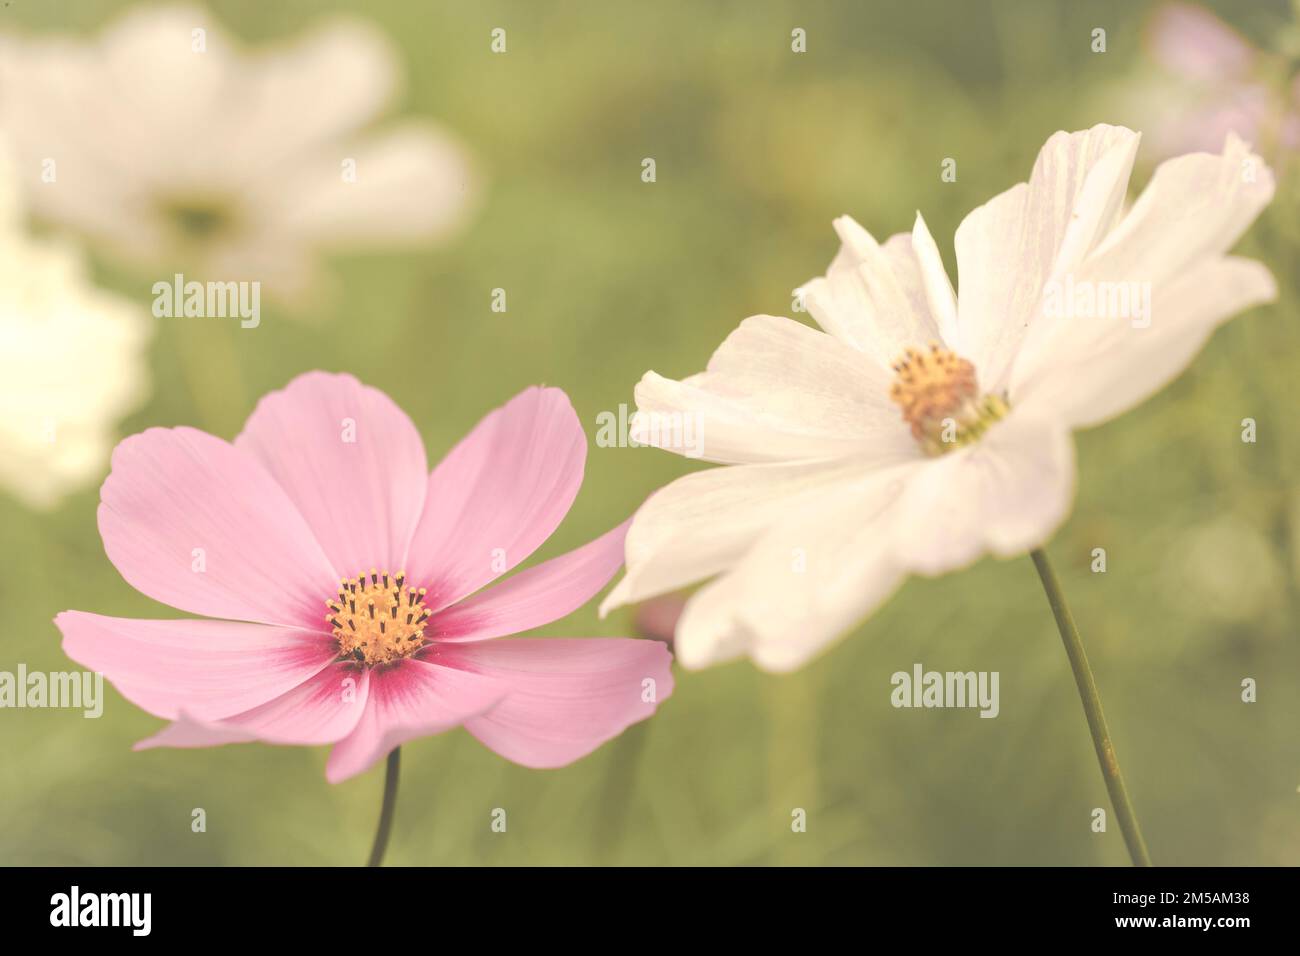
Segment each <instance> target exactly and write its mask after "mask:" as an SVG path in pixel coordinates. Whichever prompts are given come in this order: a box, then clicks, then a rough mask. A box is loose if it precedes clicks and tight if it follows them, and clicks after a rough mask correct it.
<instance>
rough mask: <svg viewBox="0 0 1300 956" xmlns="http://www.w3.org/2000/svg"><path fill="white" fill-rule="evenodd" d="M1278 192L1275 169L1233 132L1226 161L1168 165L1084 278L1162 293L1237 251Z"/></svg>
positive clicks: (1185, 160)
mask: <svg viewBox="0 0 1300 956" xmlns="http://www.w3.org/2000/svg"><path fill="white" fill-rule="evenodd" d="M1273 190H1274V182H1273V172H1272V170H1270V169H1269V168H1268V166H1267V165H1266V164H1265V163H1264V161H1263V160H1262V159H1261V158H1260V157H1259V156H1258V155H1256V154H1255V153H1253V152H1251V150H1250V147H1249V146H1247V145H1246V144H1245V143H1243V142H1242V141H1241V139H1239V138H1238V137H1237V136H1236V135H1235V134H1232V133H1230V134H1228V140H1227V142H1226V143H1225V144H1224V147H1223V153H1222V154H1221V155H1214V154H1212V153H1190V154H1188V155H1186V156H1179V157H1177V158H1176V159H1171V160H1168V161H1166V162H1163V163H1161V164H1160V166H1159V168H1158V169H1156V171H1155V175H1153V176H1152V177H1151V182H1150V184H1149V185H1148V186H1147V188H1146V189H1144V190H1143V191H1142V195H1141V196H1139V197H1138V200H1137V202H1135V203H1134V204H1133V208H1132V209H1131V210H1130V211H1129V213H1128V215H1127V216H1125V217H1124V219H1123V220H1122V221H1121V222H1120V224H1119V225H1118V226H1117V227H1116V228H1115V229H1114V231H1112V232H1111V233H1110V235H1108V236H1107V237H1106V239H1105V241H1103V242H1102V243H1101V245H1100V246H1099V247H1098V248H1097V249H1096V250H1095V251H1094V252H1093V253H1092V255H1091V256H1089V258H1088V261H1087V263H1086V264H1085V271H1086V272H1087V274H1088V275H1089V276H1091V277H1095V278H1120V277H1125V278H1134V279H1138V280H1140V281H1143V282H1150V283H1151V284H1152V285H1154V286H1158V285H1159V284H1160V283H1161V282H1163V281H1165V280H1166V279H1168V278H1171V277H1172V276H1174V275H1175V274H1176V273H1178V272H1180V271H1181V270H1183V269H1185V268H1187V267H1188V266H1190V265H1192V264H1194V263H1198V262H1200V261H1201V260H1203V259H1205V258H1206V257H1207V256H1214V255H1220V254H1222V253H1225V252H1227V251H1228V250H1229V249H1231V248H1232V246H1233V245H1234V244H1235V243H1236V241H1237V240H1238V239H1239V238H1241V234H1242V233H1243V232H1245V231H1246V228H1247V227H1248V226H1249V225H1250V224H1251V223H1252V222H1254V221H1255V218H1256V217H1257V216H1258V215H1259V214H1260V212H1261V211H1262V210H1263V208H1264V207H1265V206H1266V205H1268V203H1269V201H1270V200H1271V199H1272V198H1273Z"/></svg>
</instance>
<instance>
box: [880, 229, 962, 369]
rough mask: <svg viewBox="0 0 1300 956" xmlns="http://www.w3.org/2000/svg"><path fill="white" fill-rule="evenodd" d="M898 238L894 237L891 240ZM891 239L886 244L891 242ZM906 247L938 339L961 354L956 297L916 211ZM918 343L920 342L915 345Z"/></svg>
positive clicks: (940, 256)
mask: <svg viewBox="0 0 1300 956" xmlns="http://www.w3.org/2000/svg"><path fill="white" fill-rule="evenodd" d="M896 238H898V237H897V236H895V237H894V239H896ZM893 241H894V240H893V239H891V240H890V243H891V244H892V243H893ZM910 247H911V249H912V251H913V254H914V256H915V258H916V263H917V266H918V268H919V272H920V278H921V284H922V287H923V288H924V290H925V301H926V308H927V309H928V310H929V313H930V315H932V316H933V317H934V324H935V327H936V328H937V329H938V331H939V337H940V338H941V339H942V340H943V341H944V342H945V343H946V344H947V345H948V348H950V349H953V350H954V351H956V352H961V351H962V343H961V340H960V331H959V328H958V325H957V296H956V295H954V294H953V291H952V281H951V280H950V279H949V278H948V272H947V270H946V269H944V267H943V256H942V255H940V254H939V247H938V246H937V245H936V244H935V241H934V237H933V236H931V235H930V230H929V228H928V227H927V226H926V224H925V220H924V219H923V218H922V217H921V214H920V213H919V212H918V213H917V214H916V224H915V225H913V226H912V237H911V242H910ZM915 344H921V343H915Z"/></svg>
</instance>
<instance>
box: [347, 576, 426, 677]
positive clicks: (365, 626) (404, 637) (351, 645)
mask: <svg viewBox="0 0 1300 956" xmlns="http://www.w3.org/2000/svg"><path fill="white" fill-rule="evenodd" d="M424 595H425V589H424V588H419V589H418V590H417V589H416V588H412V587H407V586H406V573H405V572H404V571H399V572H398V573H397V574H396V575H395V576H393V577H390V576H389V574H388V572H387V571H376V570H375V569H374V568H371V569H370V577H369V578H368V579H367V577H366V576H365V575H364V574H359V575H357V577H355V578H353V579H347V578H345V579H344V580H342V581H340V582H339V593H338V596H337V597H335V598H331V599H330V600H328V601H326V602H325V604H326V606H327V607H328V608H329V609H330V613H329V614H327V615H325V620H326V621H328V622H329V623H330V624H331V625H333V627H334V632H333V633H334V637H335V639H336V640H338V642H339V659H340V660H343V659H345V658H352V659H353V660H354V661H356V662H357V663H358V664H364V665H365V666H367V667H373V666H374V665H376V664H391V663H392V662H393V661H397V660H401V659H402V658H404V657H410V656H411V655H412V654H414V653H415V652H416V651H418V650H419V649H420V648H421V647H423V646H424V623H425V621H427V620H428V619H429V609H428V608H426V607H425V606H424Z"/></svg>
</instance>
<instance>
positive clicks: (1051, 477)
mask: <svg viewBox="0 0 1300 956" xmlns="http://www.w3.org/2000/svg"><path fill="white" fill-rule="evenodd" d="M1074 478H1075V473H1074V442H1073V440H1072V439H1071V437H1070V433H1069V431H1068V430H1067V429H1066V427H1065V426H1064V425H1062V424H1060V423H1059V422H1056V421H1053V420H1051V419H1048V418H1044V417H1038V416H1035V415H1032V414H1030V413H1028V412H1026V411H1025V410H1023V409H1012V411H1011V412H1010V414H1008V416H1007V417H1006V418H1005V419H1003V420H1002V421H1001V422H998V423H997V424H996V425H994V426H993V427H992V428H991V429H989V431H988V432H987V433H986V434H985V435H984V437H983V438H981V439H980V440H979V441H978V442H977V443H975V444H973V445H970V446H967V447H965V448H961V449H958V450H957V451H954V452H950V453H948V454H946V455H941V456H940V457H938V458H936V459H933V460H932V461H930V462H927V466H926V467H925V468H922V469H920V470H918V472H917V473H916V476H915V478H914V479H913V480H912V481H911V482H909V484H908V487H907V489H906V490H905V491H904V492H903V494H902V495H901V496H900V497H899V499H898V503H897V506H896V507H895V508H894V509H893V511H892V512H891V520H892V522H893V523H892V527H893V537H894V551H895V557H896V559H897V561H898V563H899V564H900V565H901V566H902V567H903V568H904V569H905V570H907V571H910V572H913V573H916V574H924V575H938V574H944V573H946V572H948V571H954V570H956V569H958V568H963V567H966V566H967V565H969V564H972V563H973V562H974V561H976V560H977V559H979V558H980V557H982V556H983V555H985V554H990V553H991V554H994V555H997V556H999V557H1011V556H1013V555H1017V554H1023V553H1024V552H1026V551H1028V550H1030V549H1032V548H1036V547H1038V546H1039V545H1041V544H1044V543H1045V542H1046V541H1047V539H1048V538H1050V537H1051V535H1052V532H1053V531H1055V530H1056V528H1057V527H1058V526H1059V525H1060V523H1061V522H1062V521H1064V520H1065V517H1066V515H1067V514H1068V513H1069V510H1070V503H1071V502H1072V500H1073V498H1074Z"/></svg>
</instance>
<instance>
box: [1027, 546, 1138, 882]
mask: <svg viewBox="0 0 1300 956" xmlns="http://www.w3.org/2000/svg"><path fill="white" fill-rule="evenodd" d="M1030 557H1031V558H1033V559H1034V567H1035V568H1037V569H1038V576H1039V577H1040V578H1041V579H1042V581H1043V590H1044V591H1046V592H1047V603H1048V604H1050V605H1051V606H1052V615H1053V616H1054V617H1055V618H1056V627H1057V629H1058V630H1059V631H1060V632H1061V640H1062V641H1063V642H1064V644H1065V653H1066V654H1067V655H1068V656H1069V658H1070V667H1071V669H1073V671H1074V682H1075V684H1076V685H1078V688H1079V698H1080V700H1082V701H1083V712H1084V714H1085V716H1087V718H1088V729H1089V730H1090V731H1091V732H1092V745H1093V747H1094V748H1096V750H1097V762H1098V763H1099V764H1100V765H1101V776H1102V779H1104V780H1105V781H1106V790H1107V792H1108V793H1109V794H1110V802H1111V805H1112V806H1113V807H1114V808H1115V816H1116V817H1118V818H1119V828H1120V830H1121V831H1123V833H1124V842H1125V843H1126V844H1127V845H1128V853H1129V856H1130V857H1131V858H1132V860H1133V865H1134V866H1150V865H1151V857H1150V855H1149V854H1148V853H1147V845H1146V841H1145V840H1143V839H1142V829H1141V828H1140V827H1139V826H1138V821H1137V814H1136V813H1134V812H1133V803H1132V801H1130V800H1129V796H1128V790H1127V789H1126V788H1125V786H1124V775H1123V774H1122V773H1121V772H1120V769H1119V759H1118V758H1117V757H1116V756H1115V745H1114V744H1112V743H1111V742H1110V731H1109V730H1108V729H1107V727H1106V716H1105V715H1104V714H1103V713H1102V711H1101V695H1100V694H1098V693H1097V682H1096V680H1094V679H1093V676H1092V668H1090V667H1089V666H1088V655H1087V654H1085V653H1084V651H1083V641H1081V640H1080V639H1079V629H1078V628H1077V627H1075V626H1074V617H1073V616H1072V615H1071V614H1070V608H1069V606H1068V605H1067V604H1066V603H1065V594H1064V592H1062V590H1061V582H1060V581H1058V580H1057V578H1056V572H1055V571H1053V570H1052V565H1051V563H1050V562H1049V561H1048V560H1047V554H1046V552H1044V551H1043V549H1042V548H1036V549H1035V550H1034V551H1032V552H1030Z"/></svg>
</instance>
